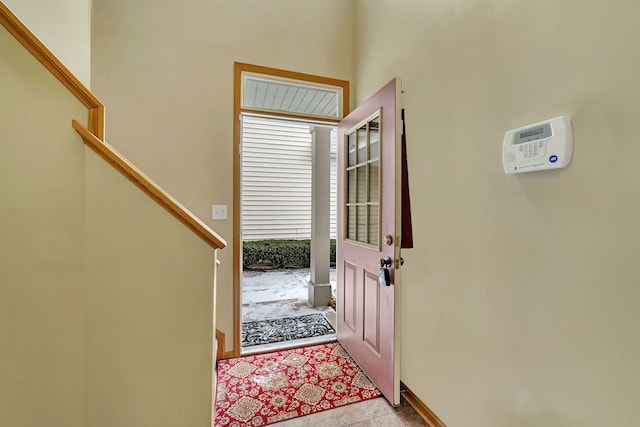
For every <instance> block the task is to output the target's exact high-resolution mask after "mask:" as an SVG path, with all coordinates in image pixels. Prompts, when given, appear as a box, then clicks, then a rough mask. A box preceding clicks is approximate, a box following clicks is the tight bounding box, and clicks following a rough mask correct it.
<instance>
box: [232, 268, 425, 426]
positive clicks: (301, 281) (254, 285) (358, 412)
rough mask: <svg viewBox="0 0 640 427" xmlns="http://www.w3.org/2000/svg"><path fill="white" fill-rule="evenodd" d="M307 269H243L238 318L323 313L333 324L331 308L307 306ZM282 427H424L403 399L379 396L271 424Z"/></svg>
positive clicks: (266, 348)
mask: <svg viewBox="0 0 640 427" xmlns="http://www.w3.org/2000/svg"><path fill="white" fill-rule="evenodd" d="M309 277H310V273H309V269H296V270H282V271H270V272H254V271H247V272H244V273H243V277H242V321H243V322H251V321H256V320H265V319H275V318H281V317H288V316H301V315H304V314H313V313H323V314H324V315H325V316H326V317H327V319H328V320H329V322H330V323H331V324H332V326H333V327H334V328H335V327H336V324H335V322H336V313H335V310H334V309H333V308H331V307H328V306H327V307H315V308H314V307H311V306H310V305H309V304H308V300H307V298H308V293H307V292H308V291H307V284H308V283H309ZM331 284H332V285H333V286H334V289H335V270H332V271H331ZM320 338H321V341H326V340H330V341H331V340H335V338H336V337H335V335H333V336H330V335H327V336H325V337H320ZM316 343H317V338H315V339H314V338H312V339H310V340H297V341H289V342H288V343H276V344H267V345H265V346H254V347H248V348H247V349H245V350H243V354H245V355H246V354H252V353H258V352H266V351H273V350H276V349H278V350H280V349H283V348H287V347H297V346H300V345H313V344H316ZM272 425H273V426H282V427H315V426H318V427H345V426H349V427H369V426H370V427H385V426H427V427H428V424H427V423H425V422H424V421H423V420H422V418H420V416H419V415H418V414H417V413H416V411H415V410H414V409H413V408H412V407H411V406H410V405H409V404H408V403H407V402H406V401H405V400H404V399H403V400H402V404H401V405H400V406H399V407H397V408H393V407H392V406H391V405H389V403H387V401H386V400H385V399H384V398H382V397H380V398H377V399H371V400H366V401H364V402H359V403H354V404H351V405H346V406H343V407H341V408H336V409H332V410H329V411H324V412H319V413H316V414H312V415H307V416H304V417H299V418H294V419H292V420H289V421H283V422H280V423H276V424H272Z"/></svg>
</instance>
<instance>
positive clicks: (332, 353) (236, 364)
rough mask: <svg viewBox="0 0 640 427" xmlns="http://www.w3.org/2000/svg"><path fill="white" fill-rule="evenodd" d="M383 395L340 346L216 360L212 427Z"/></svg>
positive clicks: (271, 419)
mask: <svg viewBox="0 0 640 427" xmlns="http://www.w3.org/2000/svg"><path fill="white" fill-rule="evenodd" d="M380 395H381V393H380V392H379V391H378V389H376V388H375V386H374V385H373V384H372V383H371V381H369V379H368V378H367V376H366V375H365V374H364V373H363V372H362V371H361V370H360V368H359V367H358V365H356V363H355V362H354V361H353V359H351V357H349V355H348V354H347V352H346V351H345V350H344V349H343V348H342V346H340V344H338V343H336V342H334V343H328V344H321V345H315V346H312V347H303V348H295V349H292V350H286V351H280V352H277V353H267V354H258V355H255V356H246V357H240V358H237V359H229V360H221V361H220V362H218V393H217V396H216V406H215V408H216V418H215V423H214V425H215V426H219V427H241V426H263V425H267V424H271V423H276V422H279V421H284V420H288V419H291V418H295V417H300V416H303V415H308V414H312V413H315V412H320V411H324V410H327V409H332V408H337V407H339V406H343V405H347V404H349V403H355V402H360V401H363V400H367V399H372V398H374V397H379V396H380Z"/></svg>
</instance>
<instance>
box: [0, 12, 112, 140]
mask: <svg viewBox="0 0 640 427" xmlns="http://www.w3.org/2000/svg"><path fill="white" fill-rule="evenodd" d="M0 24H2V26H4V27H5V28H6V29H7V31H9V33H11V35H13V37H15V38H16V39H17V40H18V41H19V42H20V43H21V44H22V45H23V46H24V47H25V48H26V49H27V50H28V51H29V52H31V54H32V55H33V56H34V57H35V58H36V59H37V60H38V61H40V63H41V64H42V65H44V66H45V68H47V69H48V70H49V72H51V74H53V76H54V77H56V78H57V79H58V80H59V81H60V82H61V83H62V84H63V85H64V86H65V87H66V88H67V89H69V91H70V92H71V93H72V94H73V95H74V96H75V97H76V98H77V99H78V100H79V101H80V102H81V103H82V104H83V105H84V106H85V107H87V108H88V109H89V118H88V126H87V127H88V129H89V130H90V131H91V133H93V134H94V135H96V136H97V137H98V138H101V139H104V105H103V104H102V102H100V100H99V99H98V98H97V97H96V96H95V95H94V94H93V93H92V92H91V91H90V90H89V89H87V87H86V86H85V85H84V84H82V82H81V81H80V80H78V78H77V77H76V76H74V75H73V73H72V72H71V71H69V69H68V68H67V67H65V66H64V64H63V63H62V62H60V60H59V59H58V58H56V56H55V55H54V54H53V53H51V51H50V50H49V49H47V47H46V46H45V45H44V44H43V43H42V42H41V41H40V40H39V39H38V38H37V37H36V36H35V35H34V34H33V33H32V32H31V31H30V30H29V28H27V26H26V25H24V24H23V23H22V21H20V19H19V18H18V17H17V16H16V15H14V13H13V12H11V10H10V9H9V8H8V7H7V6H6V5H5V4H4V2H2V1H0Z"/></svg>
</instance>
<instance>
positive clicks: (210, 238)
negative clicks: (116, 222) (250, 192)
mask: <svg viewBox="0 0 640 427" xmlns="http://www.w3.org/2000/svg"><path fill="white" fill-rule="evenodd" d="M0 24H1V25H2V26H4V27H5V28H6V29H7V31H9V33H11V35H13V36H14V37H15V38H16V39H17V40H18V41H19V42H20V43H21V44H22V45H23V46H24V47H25V48H26V49H27V50H28V51H29V52H31V54H32V55H33V56H34V57H36V59H37V60H38V61H40V62H41V63H42V65H44V66H45V68H47V69H48V70H49V72H51V74H53V75H54V76H55V77H56V78H57V79H58V80H59V81H60V82H61V83H62V84H63V85H64V86H65V87H66V88H67V89H69V91H70V92H71V93H72V94H73V95H74V96H75V97H76V98H77V99H78V100H79V101H80V102H81V103H82V104H83V105H84V106H85V107H87V108H88V110H89V115H88V120H87V123H88V125H87V128H85V127H83V126H82V125H81V124H80V123H79V122H77V121H75V120H73V127H74V128H75V129H76V131H77V132H78V133H79V134H80V136H82V139H83V140H84V142H85V144H87V145H88V146H89V147H90V148H91V149H92V150H93V151H95V152H96V153H97V154H98V155H99V156H100V157H102V158H103V159H104V160H106V161H107V162H108V163H109V164H110V165H111V166H113V167H114V168H116V169H117V170H118V171H119V172H120V173H122V174H123V175H124V176H125V177H126V178H127V179H129V181H131V182H133V183H134V184H135V185H136V186H137V187H138V188H140V189H141V190H142V191H144V192H145V193H146V194H147V195H148V196H149V197H151V198H152V199H153V200H155V201H156V202H157V203H158V204H159V205H160V206H162V207H163V208H164V209H166V210H167V211H168V212H169V213H170V214H171V215H173V216H174V217H176V218H177V219H178V220H179V221H180V222H181V223H183V224H184V225H186V226H187V228H189V229H190V230H191V231H193V232H194V233H195V234H196V235H198V237H200V238H201V239H202V240H204V241H205V242H206V243H207V244H208V245H209V246H211V247H212V248H214V249H222V248H224V247H225V246H226V245H227V244H226V242H225V241H224V239H222V238H221V237H220V236H218V235H217V234H216V233H215V232H214V231H213V230H211V229H210V228H209V227H207V225H206V224H204V223H203V222H202V221H200V219H198V218H197V217H196V216H195V215H194V214H192V213H191V212H190V211H189V210H188V209H187V208H185V207H184V206H182V205H181V204H180V203H179V202H178V201H177V200H175V199H174V198H173V197H171V196H170V195H169V194H167V193H166V192H165V191H164V190H163V189H162V188H160V187H159V186H158V185H157V184H156V183H154V182H153V181H152V180H151V179H149V178H148V177H147V176H146V175H145V174H144V173H142V172H141V171H140V170H139V169H138V168H136V167H135V166H134V165H133V164H131V163H130V162H129V161H128V160H127V159H125V158H124V157H123V156H122V155H120V154H119V153H118V152H117V151H116V150H115V149H113V147H111V146H110V145H109V144H107V143H105V142H104V141H103V140H104V105H103V104H102V103H101V102H100V100H99V99H98V98H97V97H96V96H95V95H94V94H93V93H92V92H91V91H90V90H89V89H87V87H86V86H85V85H83V84H82V82H80V80H78V79H77V77H76V76H74V75H73V73H72V72H71V71H69V69H68V68H67V67H65V66H64V64H62V62H60V60H58V58H56V57H55V55H54V54H53V53H51V51H50V50H49V49H47V47H46V46H45V45H44V44H43V43H42V42H41V41H40V40H38V38H37V37H36V36H35V35H34V34H33V33H32V32H31V31H30V30H29V29H28V28H27V26H26V25H24V24H23V23H22V21H20V19H18V17H17V16H15V15H14V14H13V12H11V10H10V9H9V8H8V7H7V6H6V5H5V4H4V3H3V2H2V1H1V0H0Z"/></svg>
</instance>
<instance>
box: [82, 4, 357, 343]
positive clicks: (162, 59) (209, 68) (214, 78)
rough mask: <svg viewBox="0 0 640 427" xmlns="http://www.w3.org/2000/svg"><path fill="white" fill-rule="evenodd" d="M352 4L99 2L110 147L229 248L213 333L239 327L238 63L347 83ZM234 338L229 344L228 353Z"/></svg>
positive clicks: (101, 88)
mask: <svg viewBox="0 0 640 427" xmlns="http://www.w3.org/2000/svg"><path fill="white" fill-rule="evenodd" d="M354 20H355V16H354V10H353V3H352V2H348V1H343V0H330V1H323V2H312V1H299V0H273V1H269V2H265V1H259V0H242V1H221V0H218V1H201V0H194V1H190V2H188V3H184V2H170V1H163V2H162V5H161V6H159V5H158V4H157V2H151V1H144V0H137V1H130V0H95V1H94V21H93V45H92V47H93V58H92V85H93V89H94V92H95V93H96V95H97V96H98V97H100V98H101V99H102V101H103V102H104V103H105V105H106V109H107V126H106V129H107V139H108V140H109V141H110V143H112V144H113V145H115V146H116V147H117V148H118V149H119V150H120V151H121V152H123V153H124V154H125V155H126V156H127V157H128V158H129V159H131V160H132V161H133V162H134V163H135V164H137V165H138V166H139V167H140V168H141V169H143V170H144V171H145V172H146V173H147V174H148V175H150V176H151V177H152V178H153V179H154V180H155V181H157V182H158V183H159V184H160V185H161V186H163V187H164V188H165V189H166V190H167V191H169V192H170V193H171V194H173V195H174V196H175V197H176V198H177V199H178V200H180V201H181V203H183V204H184V205H186V206H187V207H188V208H189V209H191V210H192V211H193V212H194V213H195V214H196V215H198V216H199V217H200V218H201V219H203V220H204V221H206V222H207V223H208V224H209V225H210V226H212V227H213V228H214V230H216V232H218V233H219V234H221V235H222V237H223V238H225V239H226V240H227V241H228V242H229V243H230V245H229V246H228V248H227V249H225V250H224V251H221V252H220V259H221V261H222V265H221V267H220V269H219V277H218V295H217V297H218V304H217V310H218V313H217V316H216V317H217V321H218V328H219V329H221V330H222V331H224V332H226V333H227V334H229V335H230V333H231V329H232V255H233V250H234V248H233V247H232V245H231V243H232V242H231V241H232V237H233V236H232V231H233V224H232V220H231V219H229V220H224V221H215V222H214V221H212V220H211V205H212V204H226V205H229V215H230V218H231V217H232V215H233V212H232V209H231V208H232V204H233V185H232V183H233V147H232V145H233V144H232V143H233V63H234V61H239V62H248V63H254V64H259V65H265V66H271V67H277V68H283V69H289V70H293V71H300V72H307V73H314V74H320V75H325V76H327V77H334V78H340V79H346V80H351V78H352V77H353V70H354V67H353V64H354V61H353V56H354V43H353V32H354V27H353V23H354ZM230 349H231V340H230V339H229V340H227V350H230Z"/></svg>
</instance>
